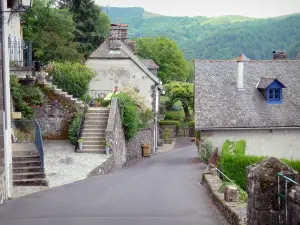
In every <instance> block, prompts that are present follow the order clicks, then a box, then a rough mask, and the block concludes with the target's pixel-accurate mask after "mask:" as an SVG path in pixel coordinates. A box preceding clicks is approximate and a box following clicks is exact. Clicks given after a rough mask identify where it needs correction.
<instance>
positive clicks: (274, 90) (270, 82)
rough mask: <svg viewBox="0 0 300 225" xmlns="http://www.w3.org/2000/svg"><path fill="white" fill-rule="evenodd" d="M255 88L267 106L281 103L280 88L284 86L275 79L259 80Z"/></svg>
mask: <svg viewBox="0 0 300 225" xmlns="http://www.w3.org/2000/svg"><path fill="white" fill-rule="evenodd" d="M256 88H257V89H258V90H259V91H260V92H261V93H262V94H263V96H264V97H265V98H266V100H267V102H268V103H269V104H281V103H282V88H285V86H284V85H283V84H282V83H281V82H280V81H278V80H277V79H276V78H260V80H259V82H258V84H257V86H256Z"/></svg>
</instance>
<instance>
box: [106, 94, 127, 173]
mask: <svg viewBox="0 0 300 225" xmlns="http://www.w3.org/2000/svg"><path fill="white" fill-rule="evenodd" d="M106 141H107V142H109V143H110V145H111V149H112V154H113V160H114V168H115V169H117V168H122V167H123V166H125V164H126V161H127V157H126V141H125V135H124V131H123V127H122V121H121V114H120V109H119V106H118V100H117V99H116V98H113V99H112V100H111V106H110V112H109V117H108V123H107V129H106Z"/></svg>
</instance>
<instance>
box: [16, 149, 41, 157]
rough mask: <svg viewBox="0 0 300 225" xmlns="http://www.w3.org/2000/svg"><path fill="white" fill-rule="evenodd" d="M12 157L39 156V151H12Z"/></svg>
mask: <svg viewBox="0 0 300 225" xmlns="http://www.w3.org/2000/svg"><path fill="white" fill-rule="evenodd" d="M12 156H13V157H18V156H40V153H39V152H38V151H37V150H29V151H13V152H12Z"/></svg>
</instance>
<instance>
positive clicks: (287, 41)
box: [109, 7, 300, 60]
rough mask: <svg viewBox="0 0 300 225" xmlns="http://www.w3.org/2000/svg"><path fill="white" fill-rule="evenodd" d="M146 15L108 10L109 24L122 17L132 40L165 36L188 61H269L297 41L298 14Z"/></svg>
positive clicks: (299, 30) (132, 10) (299, 32)
mask: <svg viewBox="0 0 300 225" xmlns="http://www.w3.org/2000/svg"><path fill="white" fill-rule="evenodd" d="M120 12H121V13H120ZM146 14H148V12H145V11H144V9H142V8H114V7H110V8H109V16H110V17H111V20H112V21H116V19H117V18H118V17H120V16H119V15H122V22H124V23H126V24H128V25H129V27H130V30H129V31H130V36H131V37H133V38H141V37H157V36H165V37H168V38H170V39H173V40H175V41H176V42H177V44H178V46H179V48H180V50H182V51H183V52H184V55H185V57H186V58H187V59H188V60H191V59H194V58H198V59H234V58H236V57H237V56H238V55H239V54H241V53H245V54H246V56H247V57H249V58H251V59H257V60H262V59H271V58H272V51H274V50H277V49H286V50H288V49H289V48H290V47H291V46H292V45H294V44H295V43H297V42H299V36H300V23H299V20H300V15H299V14H295V15H287V16H284V17H277V18H266V19H255V18H247V17H242V16H221V17H214V18H208V17H203V16H197V17H171V16H159V17H158V16H157V15H154V16H151V17H146V16H145V15H146ZM291 56H292V57H294V54H293V55H291ZM292 59H294V58H292Z"/></svg>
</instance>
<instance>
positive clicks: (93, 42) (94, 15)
mask: <svg viewBox="0 0 300 225" xmlns="http://www.w3.org/2000/svg"><path fill="white" fill-rule="evenodd" d="M70 4H71V5H70V11H71V12H72V13H73V18H74V21H75V24H76V30H75V41H76V42H77V43H78V44H79V46H78V50H79V52H81V53H83V54H84V56H85V58H87V57H88V56H89V55H90V54H91V53H92V52H93V51H94V50H95V49H96V48H97V47H99V45H100V44H101V43H102V42H103V41H104V40H105V39H106V38H107V36H108V31H109V24H110V22H109V18H108V17H107V16H106V15H105V14H104V13H103V12H101V8H100V7H99V6H97V5H95V3H94V1H92V0H74V1H72V3H70Z"/></svg>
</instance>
